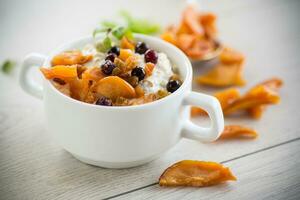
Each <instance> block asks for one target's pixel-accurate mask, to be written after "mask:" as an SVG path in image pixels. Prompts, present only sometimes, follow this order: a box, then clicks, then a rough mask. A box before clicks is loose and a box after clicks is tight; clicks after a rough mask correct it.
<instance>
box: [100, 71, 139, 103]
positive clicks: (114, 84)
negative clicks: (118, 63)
mask: <svg viewBox="0 0 300 200" xmlns="http://www.w3.org/2000/svg"><path fill="white" fill-rule="evenodd" d="M96 91H97V93H98V94H101V95H103V96H105V97H108V98H110V99H112V100H115V99H116V98H118V97H124V98H129V99H130V98H134V97H135V96H136V93H135V90H134V88H133V87H132V86H131V85H130V84H129V83H127V82H126V81H124V80H123V79H121V78H119V77H118V76H108V77H105V78H103V79H101V80H99V81H98V82H97V83H96Z"/></svg>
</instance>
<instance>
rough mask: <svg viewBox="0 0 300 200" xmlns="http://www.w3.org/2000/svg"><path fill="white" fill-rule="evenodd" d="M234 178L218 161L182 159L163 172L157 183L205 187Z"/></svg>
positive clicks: (161, 184)
mask: <svg viewBox="0 0 300 200" xmlns="http://www.w3.org/2000/svg"><path fill="white" fill-rule="evenodd" d="M235 180H236V178H235V176H234V175H233V174H232V173H231V171H230V169H229V168H227V167H224V166H223V165H221V164H219V163H215V162H205V161H196V160H183V161H180V162H178V163H175V164H173V165H172V166H170V167H169V168H167V169H166V170H165V171H164V172H163V174H162V175H161V176H160V178H159V185H160V186H192V187H205V186H211V185H216V184H220V183H224V182H226V181H235Z"/></svg>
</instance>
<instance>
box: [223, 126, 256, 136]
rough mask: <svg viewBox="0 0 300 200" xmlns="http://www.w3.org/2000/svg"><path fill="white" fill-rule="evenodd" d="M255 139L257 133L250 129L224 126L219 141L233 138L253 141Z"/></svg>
mask: <svg viewBox="0 0 300 200" xmlns="http://www.w3.org/2000/svg"><path fill="white" fill-rule="evenodd" d="M256 137H257V132H256V131H255V130H253V129H251V128H247V127H244V126H240V125H227V126H225V128H224V130H223V132H222V134H221V136H220V138H219V139H233V138H248V139H254V138H256Z"/></svg>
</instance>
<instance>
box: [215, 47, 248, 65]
mask: <svg viewBox="0 0 300 200" xmlns="http://www.w3.org/2000/svg"><path fill="white" fill-rule="evenodd" d="M219 59H220V62H221V63H223V64H226V65H232V64H243V62H244V60H245V56H244V55H243V54H242V53H240V52H238V51H237V50H234V49H232V48H229V47H225V48H224V49H223V51H222V52H221V54H220V56H219Z"/></svg>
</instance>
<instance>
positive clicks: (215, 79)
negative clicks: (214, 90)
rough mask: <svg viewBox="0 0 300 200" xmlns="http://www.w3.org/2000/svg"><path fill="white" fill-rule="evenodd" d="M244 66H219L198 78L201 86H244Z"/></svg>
mask: <svg viewBox="0 0 300 200" xmlns="http://www.w3.org/2000/svg"><path fill="white" fill-rule="evenodd" d="M242 69H243V66H242V65H238V64H234V65H224V64H218V65H217V66H215V67H214V68H213V69H212V70H210V71H209V72H208V73H207V74H204V75H202V76H199V77H197V79H196V80H197V82H198V83H199V84H203V85H208V86H215V87H226V86H232V85H237V86H243V85H244V84H245V80H244V79H243V78H242Z"/></svg>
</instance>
